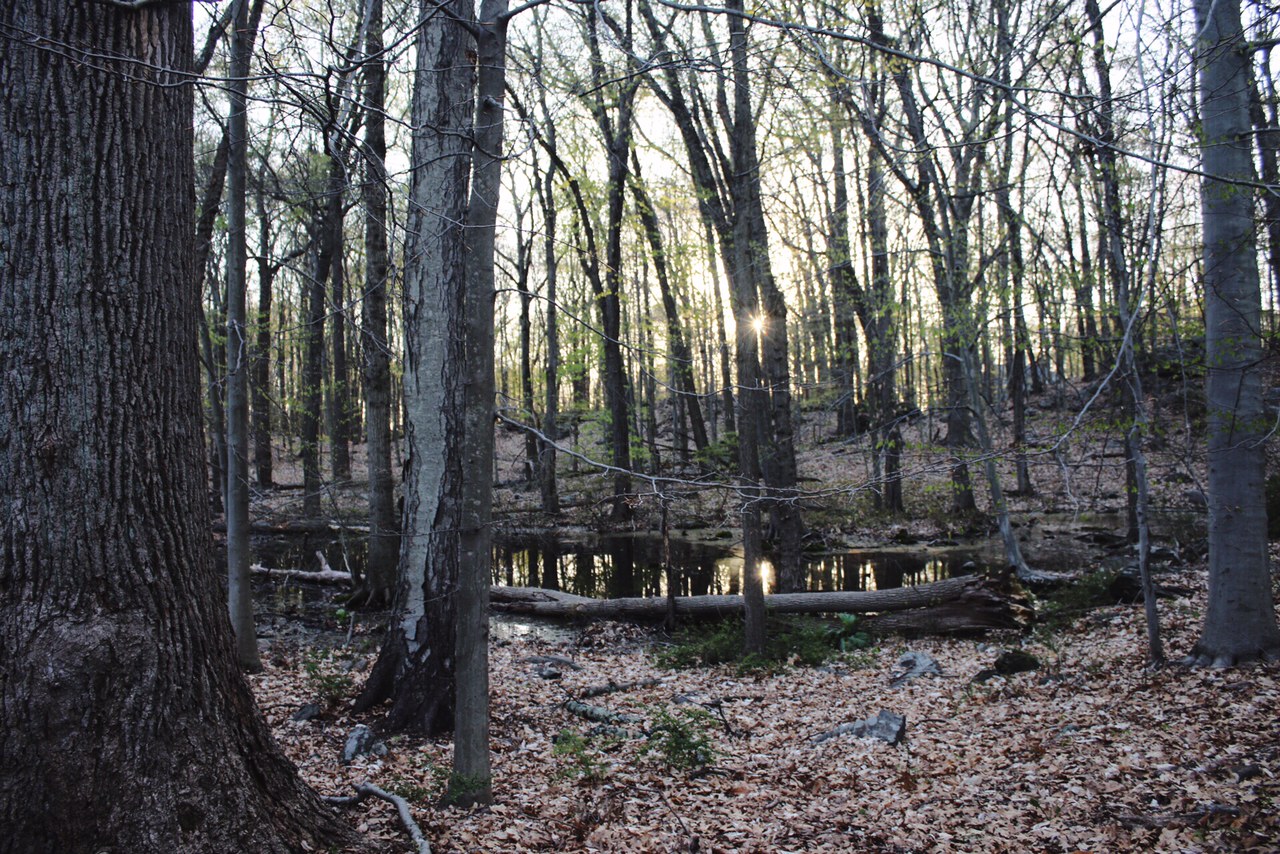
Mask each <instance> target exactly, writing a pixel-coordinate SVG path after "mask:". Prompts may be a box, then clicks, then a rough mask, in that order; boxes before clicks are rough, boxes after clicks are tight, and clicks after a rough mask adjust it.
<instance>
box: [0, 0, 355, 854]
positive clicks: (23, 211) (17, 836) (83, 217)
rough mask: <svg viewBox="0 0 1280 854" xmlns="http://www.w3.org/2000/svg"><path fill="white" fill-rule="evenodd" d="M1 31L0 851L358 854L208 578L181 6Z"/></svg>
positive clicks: (80, 14)
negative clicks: (283, 735)
mask: <svg viewBox="0 0 1280 854" xmlns="http://www.w3.org/2000/svg"><path fill="white" fill-rule="evenodd" d="M0 22H2V25H3V27H4V29H5V31H6V32H11V33H13V32H17V33H26V34H30V36H29V38H22V39H15V40H10V41H8V43H6V45H5V48H4V50H3V51H0V99H2V100H0V134H2V135H3V139H4V140H5V145H4V148H3V152H2V153H0V222H3V223H4V224H5V225H4V228H2V229H0V506H3V507H4V508H5V510H4V512H3V513H0V554H2V555H3V562H2V563H0V588H3V589H4V590H5V595H4V599H3V605H2V606H0V645H3V648H4V650H5V654H4V656H3V658H2V659H0V730H2V731H3V732H4V733H5V737H4V739H3V747H2V748H0V751H2V752H0V825H3V827H4V828H5V832H4V835H3V838H2V841H0V849H2V850H4V851H12V852H34V851H65V852H72V854H78V852H85V854H88V852H98V851H103V850H111V851H130V852H142V854H147V852H165V853H166V854H171V852H191V854H196V852H209V851H250V850H251V851H263V852H281V854H287V853H288V852H295V851H299V850H303V849H304V848H310V849H313V850H325V849H327V848H329V847H330V846H331V845H336V846H338V847H341V846H344V845H349V844H352V843H353V842H354V840H353V838H352V834H351V832H350V831H349V830H347V829H344V828H343V827H342V826H341V825H340V824H339V823H338V822H337V821H336V820H335V818H334V817H333V815H332V813H331V812H330V811H328V810H327V809H326V808H325V807H323V806H322V805H321V804H320V803H319V801H318V800H317V799H316V798H315V797H314V795H312V794H311V793H310V792H309V791H308V790H307V789H306V788H305V786H303V785H302V784H301V782H300V781H299V780H298V778H297V776H296V773H295V772H294V769H293V768H292V766H291V765H290V764H289V762H288V761H287V760H286V759H284V757H283V756H282V755H281V754H280V752H279V751H278V750H277V749H276V748H275V746H274V744H273V743H272V741H271V739H270V735H269V733H268V730H267V728H266V726H265V724H264V723H263V721H262V719H261V718H260V717H259V716H258V715H257V713H256V711H255V709H254V705H253V699H252V696H251V694H250V692H249V688H248V686H247V684H246V683H245V681H244V680H243V678H242V677H241V676H240V674H239V671H238V668H237V665H236V659H235V654H234V648H233V643H232V634H231V624H230V621H229V620H228V618H227V615H226V609H225V607H224V604H223V593H222V591H221V584H220V579H219V574H218V572H217V570H216V568H215V561H214V558H213V543H212V540H211V538H210V535H209V517H208V511H207V502H206V500H205V495H204V490H205V480H204V475H203V465H202V461H201V456H202V453H201V447H200V413H199V405H198V399H197V389H198V385H197V382H198V380H197V362H196V351H195V342H196V323H197V318H198V307H199V294H198V292H197V291H196V290H195V289H194V288H193V287H192V283H193V282H194V281H195V277H194V271H193V269H192V266H191V262H192V259H193V257H194V254H195V253H194V247H193V243H192V237H193V234H194V225H195V224H194V211H193V205H192V200H193V197H194V193H193V186H194V175H193V172H192V153H193V152H192V147H193V146H192V143H193V139H192V124H191V117H192V97H193V96H192V91H193V90H192V88H191V87H190V86H189V85H187V84H188V83H189V79H188V77H187V74H188V71H189V69H190V67H191V62H192V56H191V39H192V32H191V8H190V4H186V3H167V4H157V5H149V6H146V7H144V8H142V9H137V10H128V9H123V8H120V7H113V6H109V5H106V4H91V3H77V4H70V3H62V2H49V0H31V2H26V3H20V4H18V3H10V4H6V5H5V7H4V9H3V11H0ZM51 44H54V45H70V46H75V47H74V50H73V53H74V54H75V55H66V54H64V53H63V52H62V51H60V50H50V49H48V45H51ZM81 50H90V51H92V52H93V54H94V56H95V57H96V59H94V61H93V62H84V61H83V57H82V56H81V55H80V53H79V51H81ZM139 75H142V76H143V77H144V78H145V79H139Z"/></svg>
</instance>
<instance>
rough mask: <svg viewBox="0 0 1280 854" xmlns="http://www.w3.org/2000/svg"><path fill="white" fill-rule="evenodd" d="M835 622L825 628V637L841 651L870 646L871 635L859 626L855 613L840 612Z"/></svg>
mask: <svg viewBox="0 0 1280 854" xmlns="http://www.w3.org/2000/svg"><path fill="white" fill-rule="evenodd" d="M839 617H840V618H839V620H837V622H836V624H835V625H833V626H831V627H830V628H828V629H827V637H828V639H829V640H830V641H831V643H832V645H833V646H835V647H836V649H838V650H840V651H841V652H852V651H854V650H856V649H866V648H867V647H869V646H871V635H869V634H867V633H866V632H864V631H862V630H861V628H859V625H858V623H859V619H858V615H857V614H840V615H839Z"/></svg>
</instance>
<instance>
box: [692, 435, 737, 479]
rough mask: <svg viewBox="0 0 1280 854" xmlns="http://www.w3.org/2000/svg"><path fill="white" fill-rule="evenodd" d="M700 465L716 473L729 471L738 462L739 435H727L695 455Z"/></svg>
mask: <svg viewBox="0 0 1280 854" xmlns="http://www.w3.org/2000/svg"><path fill="white" fill-rule="evenodd" d="M693 458H694V459H695V460H696V461H697V462H698V464H699V465H701V466H704V467H705V468H708V469H712V470H714V471H721V470H724V469H728V468H730V467H731V466H733V465H734V464H736V463H737V461H738V434H737V433H725V434H724V436H723V437H722V438H721V439H720V440H719V441H718V442H712V443H711V444H709V445H707V447H705V448H703V449H702V450H701V451H698V452H697V453H696V454H694V456H693Z"/></svg>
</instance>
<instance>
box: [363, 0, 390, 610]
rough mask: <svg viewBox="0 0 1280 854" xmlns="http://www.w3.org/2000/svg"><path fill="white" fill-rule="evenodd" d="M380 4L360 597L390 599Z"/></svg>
mask: <svg viewBox="0 0 1280 854" xmlns="http://www.w3.org/2000/svg"><path fill="white" fill-rule="evenodd" d="M382 29H383V2H382V0H368V7H367V30H368V31H367V33H366V35H365V48H364V54H365V58H366V62H367V65H366V67H365V72H364V73H365V85H364V98H365V123H364V133H365V137H364V176H365V177H364V185H363V189H362V194H363V200H364V214H365V231H364V235H365V236H364V245H365V285H364V293H363V294H362V296H361V326H360V334H361V344H362V347H361V349H362V351H363V353H364V364H363V370H364V377H363V379H364V400H365V430H366V435H367V437H368V458H369V563H368V570H367V572H366V573H365V580H364V590H363V591H362V594H363V595H362V596H361V598H362V600H363V601H365V602H366V603H368V604H373V605H379V604H384V603H386V602H389V601H390V600H391V596H392V591H393V589H394V586H395V579H396V563H397V556H398V555H399V552H400V532H399V528H398V526H397V524H396V514H395V502H394V498H393V483H394V481H393V479H392V475H391V350H390V347H389V346H388V343H387V289H388V287H389V272H390V262H389V258H388V254H387V171H386V156H387V139H386V119H385V117H384V115H383V110H384V99H385V90H386V60H385V59H384V58H383V57H382V38H383V37H382Z"/></svg>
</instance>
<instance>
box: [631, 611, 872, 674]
mask: <svg viewBox="0 0 1280 854" xmlns="http://www.w3.org/2000/svg"><path fill="white" fill-rule="evenodd" d="M870 645H871V638H870V636H869V635H867V633H866V632H864V631H862V630H861V629H860V627H859V623H858V618H857V617H856V616H855V615H852V614H842V615H840V618H839V619H838V620H834V621H832V620H826V619H820V618H816V617H770V618H769V621H768V625H767V631H766V641H765V652H764V655H757V654H752V655H746V654H744V651H743V626H742V621H741V620H740V619H727V620H722V621H718V622H712V623H701V624H698V625H693V626H688V627H686V628H683V629H681V630H680V631H678V632H677V633H676V634H675V635H674V636H673V637H672V639H671V641H670V643H668V644H666V645H663V646H660V647H659V648H658V649H657V651H656V653H655V656H656V658H657V661H658V663H659V664H660V665H662V666H663V667H669V668H672V669H687V668H692V667H712V666H716V665H721V664H732V665H735V666H736V667H737V669H738V671H739V672H740V673H748V672H754V671H772V670H778V669H781V668H783V667H786V666H789V665H795V666H802V667H816V666H817V665H820V664H823V663H824V662H826V661H829V660H831V659H832V658H836V657H838V656H840V655H841V654H843V653H854V652H855V651H858V650H863V649H866V648H867V647H869V646H870Z"/></svg>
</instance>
